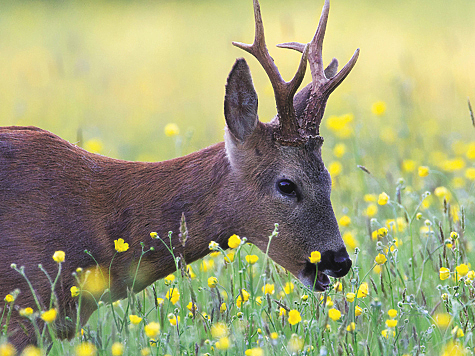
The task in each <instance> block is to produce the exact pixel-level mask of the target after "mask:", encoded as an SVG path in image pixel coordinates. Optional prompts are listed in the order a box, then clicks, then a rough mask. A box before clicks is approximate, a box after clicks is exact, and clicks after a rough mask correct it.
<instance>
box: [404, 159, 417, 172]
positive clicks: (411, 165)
mask: <svg viewBox="0 0 475 356" xmlns="http://www.w3.org/2000/svg"><path fill="white" fill-rule="evenodd" d="M402 170H403V171H404V172H414V171H415V170H416V162H415V161H413V160H412V159H405V160H404V161H402Z"/></svg>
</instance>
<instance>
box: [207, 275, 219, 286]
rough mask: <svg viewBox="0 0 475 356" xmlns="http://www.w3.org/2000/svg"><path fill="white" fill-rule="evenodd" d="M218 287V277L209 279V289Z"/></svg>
mask: <svg viewBox="0 0 475 356" xmlns="http://www.w3.org/2000/svg"><path fill="white" fill-rule="evenodd" d="M217 285H218V278H216V277H209V278H208V287H210V288H216V286H217Z"/></svg>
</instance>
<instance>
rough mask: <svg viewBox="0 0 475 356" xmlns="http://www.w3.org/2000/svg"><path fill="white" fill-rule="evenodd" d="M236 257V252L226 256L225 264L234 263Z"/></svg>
mask: <svg viewBox="0 0 475 356" xmlns="http://www.w3.org/2000/svg"><path fill="white" fill-rule="evenodd" d="M234 255H235V252H234V251H231V252H229V253H227V254H226V257H224V262H225V263H231V262H234Z"/></svg>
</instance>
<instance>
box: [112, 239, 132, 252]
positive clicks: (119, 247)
mask: <svg viewBox="0 0 475 356" xmlns="http://www.w3.org/2000/svg"><path fill="white" fill-rule="evenodd" d="M114 248H115V250H116V251H117V252H125V251H127V250H128V249H129V244H128V243H127V242H124V239H118V240H114Z"/></svg>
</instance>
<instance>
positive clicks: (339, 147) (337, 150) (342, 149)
mask: <svg viewBox="0 0 475 356" xmlns="http://www.w3.org/2000/svg"><path fill="white" fill-rule="evenodd" d="M345 153H346V145H345V144H344V143H338V144H336V145H335V147H334V148H333V154H334V155H335V156H336V157H337V158H341V157H343V155H344V154H345Z"/></svg>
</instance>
